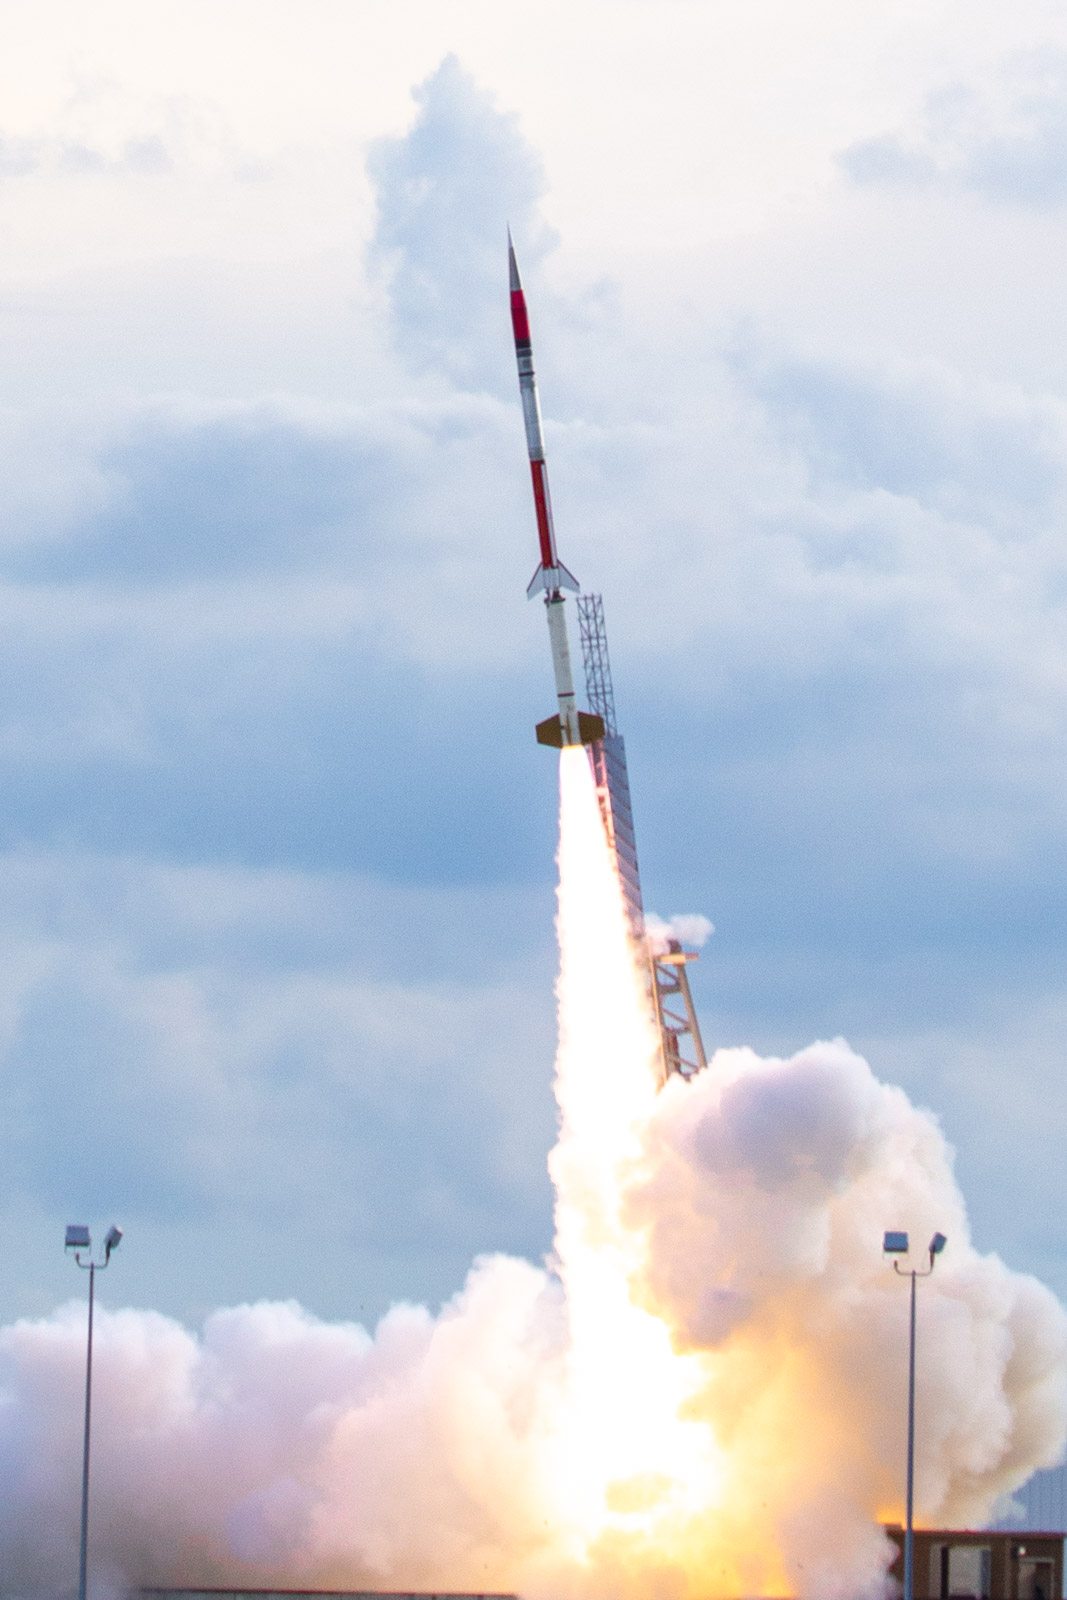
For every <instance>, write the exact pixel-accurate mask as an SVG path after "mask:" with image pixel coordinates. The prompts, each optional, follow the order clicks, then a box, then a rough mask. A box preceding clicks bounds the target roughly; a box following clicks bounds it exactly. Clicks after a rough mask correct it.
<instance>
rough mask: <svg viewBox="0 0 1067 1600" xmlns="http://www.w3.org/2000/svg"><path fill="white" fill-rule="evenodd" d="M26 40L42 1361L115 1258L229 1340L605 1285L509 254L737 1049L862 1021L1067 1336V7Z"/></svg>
mask: <svg viewBox="0 0 1067 1600" xmlns="http://www.w3.org/2000/svg"><path fill="white" fill-rule="evenodd" d="M0 15H2V19H3V37H4V39H5V49H4V51H3V52H2V55H0V246H2V248H0V796H2V799H0V1095H2V1101H3V1112H4V1114H3V1117H2V1119H0V1150H2V1153H0V1236H2V1237H3V1239H4V1241H5V1260H6V1265H7V1271H6V1272H5V1274H4V1275H3V1280H2V1282H0V1316H3V1317H4V1318H8V1317H12V1316H16V1315H37V1314H43V1313H45V1312H47V1311H49V1310H50V1309H51V1308H52V1307H53V1306H55V1305H56V1304H57V1303H58V1302H60V1301H62V1300H63V1299H65V1298H66V1297H67V1296H69V1295H71V1294H74V1293H80V1292H81V1290H82V1285H81V1284H80V1283H79V1282H78V1281H77V1280H76V1274H75V1272H74V1269H73V1267H72V1265H71V1264H70V1262H69V1261H66V1260H65V1259H64V1257H63V1253H62V1228H63V1226H64V1224H65V1223H67V1222H70V1221H86V1222H89V1223H90V1224H92V1225H93V1226H94V1228H96V1229H99V1230H103V1229H104V1228H106V1226H107V1225H108V1223H110V1222H111V1221H112V1220H117V1221H119V1222H120V1223H121V1224H122V1226H123V1227H124V1228H125V1229H126V1239H125V1241H124V1243H123V1246H122V1250H121V1253H120V1255H119V1256H118V1257H116V1259H115V1262H114V1264H113V1267H112V1268H111V1269H110V1273H109V1278H108V1280H105V1282H106V1290H107V1298H108V1299H109V1300H110V1301H111V1302H112V1303H115V1304H118V1303H123V1304H136V1305H142V1306H152V1307H156V1308H158V1309H159V1310H162V1311H165V1312H167V1313H170V1314H174V1315H177V1316H179V1317H182V1318H184V1319H186V1320H189V1321H191V1322H196V1321H197V1320H198V1319H200V1318H202V1317H203V1316H204V1315H205V1314H206V1313H207V1312H209V1311H210V1310H211V1309H212V1308H213V1307H216V1306H222V1305H232V1304H236V1303H239V1302H241V1301H245V1300H254V1299H258V1298H263V1297H267V1298H271V1299H286V1298H295V1299H297V1300H299V1301H300V1302H301V1303H302V1304H303V1305H305V1306H307V1307H308V1308H309V1309H310V1310H311V1311H313V1312H314V1313H317V1314H319V1315H323V1316H328V1317H342V1318H355V1319H357V1320H368V1321H372V1320H374V1319H375V1318H376V1317H377V1316H379V1315H380V1314H381V1313H382V1312H383V1311H384V1310H385V1309H386V1307H387V1306H388V1305H389V1304H391V1303H392V1302H394V1301H397V1300H405V1299H411V1300H416V1301H425V1302H427V1303H429V1304H430V1305H431V1306H436V1305H437V1304H439V1303H440V1302H441V1301H442V1300H443V1299H447V1298H448V1297H449V1296H450V1295H451V1294H452V1293H454V1291H455V1290H456V1289H457V1288H458V1287H459V1286H460V1284H461V1282H462V1280H463V1276H464V1274H465V1272H466V1269H467V1267H468V1265H469V1263H470V1261H471V1260H472V1259H473V1258H474V1257H476V1256H478V1255H479V1254H483V1253H488V1252H493V1251H498V1250H506V1251H510V1252H513V1253H517V1254H519V1255H525V1256H527V1257H529V1258H530V1259H532V1260H534V1261H537V1260H539V1259H540V1258H541V1256H542V1255H543V1253H544V1252H545V1251H546V1250H547V1249H548V1248H549V1245H550V1242H551V1192H550V1188H549V1184H548V1178H547V1174H546V1170H545V1158H546V1154H547V1151H548V1149H549V1147H550V1145H551V1143H552V1141H553V1137H554V1130H555V1110H554V1106H553V1101H552V1096H551V1073H552V1060H553V1053H554V1001H553V981H554V972H555V960H556V955H555V941H554V932H553V914H554V899H553V895H554V884H555V865H554V851H555V827H556V805H557V794H556V775H555V770H554V763H553V760H552V757H551V756H550V754H549V753H548V752H546V751H544V750H542V749H539V748H538V747H537V746H536V744H535V743H534V739H533V725H534V723H535V722H536V721H538V720H539V719H540V718H542V717H543V716H545V715H547V714H548V712H549V710H551V709H552V684H551V674H550V666H549V659H548V652H547V642H546V638H545V631H544V621H543V618H542V617H541V616H540V615H539V611H538V608H537V607H536V606H534V605H528V604H527V602H526V600H525V598H524V591H525V586H526V583H527V581H528V579H529V576H530V572H531V571H532V569H533V565H534V561H535V548H536V542H535V534H534V525H533V513H532V506H531V504H530V497H529V485H528V475H527V466H526V459H525V450H524V440H523V433H522V424H521V416H520V412H519V407H518V396H517V386H516V382H515V373H514V358H513V352H512V348H511V343H510V328H509V324H508V315H507V297H506V287H507V285H506V255H505V228H506V225H507V223H508V222H510V224H511V226H512V229H513V230H514V233H515V237H516V241H517V245H518V248H519V251H520V258H521V262H522V267H523V272H524V277H525V280H526V284H527V290H528V297H529V302H530V309H531V317H532V322H533V333H534V341H535V352H536V355H537V361H538V371H539V376H540V381H541V395H542V403H543V407H544V412H545V417H546V438H547V444H548V452H549V464H550V473H551V479H552V487H553V496H554V502H555V508H556V521H557V530H558V534H559V540H560V546H561V552H562V554H563V558H564V559H565V560H566V562H567V564H568V565H569V566H570V567H572V569H573V570H574V571H575V572H576V573H577V574H578V576H579V578H580V579H581V581H582V583H583V585H584V586H585V587H586V588H587V589H591V590H594V591H599V592H602V593H603V595H604V600H605V607H606V615H607V624H608V631H609V638H610V645H611V652H612V663H613V668H614V677H615V690H616V701H617V706H618V711H619V718H620V725H621V727H622V730H623V732H624V734H625V735H626V738H627V748H628V753H629V758H630V767H631V782H632V787H633V794H634V808H635V819H636V826H637V831H638V845H639V851H640V855H641V860H642V868H643V878H644V885H645V895H646V901H647V904H648V906H649V907H650V909H652V910H654V911H655V912H657V913H658V914H660V915H662V916H670V915H673V914H676V913H701V914H704V915H706V916H708V917H709V918H710V919H711V920H712V921H713V922H714V924H715V928H716V932H715V935H714V937H713V938H712V939H711V941H710V942H709V944H708V945H707V946H706V947H705V949H704V951H703V952H702V954H701V959H700V962H699V964H698V965H697V966H696V967H695V968H693V969H692V976H693V984H694V991H695V994H696V998H697V1003H698V1006H699V1009H700V1013H701V1017H702V1021H703V1027H704V1034H705V1040H706V1043H707V1044H708V1045H709V1046H712V1047H714V1046H717V1045H741V1044H749V1045H752V1046H753V1047H755V1048H756V1049H758V1050H760V1051H763V1052H770V1053H779V1054H791V1053H792V1052H794V1051H795V1050H797V1049H800V1048H802V1047H803V1046H805V1045H806V1044H808V1043H809V1042H810V1041H812V1040H815V1039H833V1038H835V1037H838V1036H842V1037H844V1038H846V1039H847V1040H848V1042H849V1044H850V1045H851V1046H852V1047H853V1048H854V1049H855V1050H857V1051H859V1052H861V1053H862V1054H863V1055H865V1056H866V1057H867V1059H868V1060H869V1061H870V1063H871V1066H872V1068H873V1070H874V1071H875V1073H876V1074H877V1075H878V1077H879V1078H881V1079H883V1080H886V1081H888V1082H893V1083H899V1084H901V1085H903V1086H904V1087H905V1088H906V1089H907V1091H908V1093H909V1095H911V1096H912V1098H913V1099H915V1100H916V1101H917V1102H918V1103H919V1104H921V1105H923V1106H926V1107H928V1108H930V1109H931V1110H932V1111H933V1112H935V1113H936V1114H937V1116H938V1117H939V1118H940V1120H941V1124H942V1127H943V1128H944V1131H945V1133H946V1135H947V1137H948V1139H949V1140H950V1142H951V1143H952V1145H953V1146H954V1147H955V1149H956V1151H957V1174H958V1177H959V1180H960V1183H961V1186H962V1188H963V1191H964V1193H965V1195H966V1196H967V1199H968V1204H969V1208H970V1213H971V1218H972V1224H973V1228H974V1234H975V1242H976V1244H977V1245H978V1246H979V1247H980V1248H981V1249H983V1250H995V1251H998V1252H1000V1254H1001V1255H1002V1256H1003V1257H1004V1259H1005V1260H1006V1261H1007V1262H1008V1263H1009V1264H1010V1265H1011V1266H1013V1267H1015V1268H1018V1269H1020V1270H1023V1271H1030V1272H1034V1273H1036V1274H1038V1275H1039V1276H1040V1277H1042V1278H1043V1279H1044V1280H1045V1281H1046V1282H1048V1283H1049V1284H1050V1285H1051V1286H1052V1287H1053V1288H1054V1289H1056V1290H1057V1292H1059V1293H1060V1294H1061V1295H1067V1237H1065V1232H1064V1226H1063V1223H1062V1221H1061V1218H1062V1217H1063V1216H1064V1215H1065V1214H1067V1206H1065V1202H1067V1178H1065V1177H1064V1175H1063V1164H1062V1161H1061V1159H1060V1155H1061V1147H1062V1130H1063V1127H1064V1117H1065V1113H1067V1086H1065V1081H1064V1074H1063V1072H1062V1060H1063V1050H1064V1046H1063V1037H1064V1032H1065V1025H1067V978H1065V969H1067V962H1065V956H1067V931H1065V928H1064V923H1063V906H1064V904H1065V895H1067V812H1065V802H1064V788H1065V785H1064V772H1065V768H1067V739H1065V728H1067V541H1065V519H1067V399H1065V396H1067V313H1065V310H1064V297H1063V293H1062V267H1061V263H1062V260H1063V257H1064V247H1065V245H1067V112H1065V110H1064V107H1065V106H1067V19H1065V18H1064V15H1063V12H1062V8H1061V7H1059V6H1056V5H1053V4H1051V3H1044V0H1022V3H1021V4H1018V5H1015V6H1013V7H1011V8H1005V7H1003V6H1000V5H994V4H992V3H988V0H977V3H976V0H971V3H968V4H966V5H964V4H962V3H955V0H925V3H923V4H921V5H920V4H918V3H911V0H899V3H897V0H878V3H877V4H875V3H872V0H849V3H847V4H846V3H845V0H818V3H809V4H804V5H796V4H791V3H790V4H787V3H785V0H754V3H751V4H748V5H745V6H744V7H740V6H728V5H725V4H721V3H720V4H713V3H710V0H654V3H652V0H580V3H579V4H575V3H574V0H570V3H568V4H563V3H562V0H548V3H546V4H543V5H542V6H540V7H539V8H537V11H536V13H531V12H530V11H529V9H528V8H520V7H518V6H515V5H512V4H509V3H501V0H493V3H492V4H489V3H488V0H486V3H482V0H462V3H456V0H443V3H442V0H432V3H431V0H390V3H389V4H385V3H384V0H304V3H302V4H301V5H300V6H296V5H294V4H292V3H291V0H289V3H278V0H256V3H255V4H252V3H251V0H247V3H245V0H212V3H210V4H208V3H206V0H185V3H183V4H182V5H180V6H179V5H176V4H173V5H171V4H167V3H164V0H159V3H157V4H155V5H153V6H152V7H149V8H145V7H143V6H139V5H134V4H132V3H129V4H128V3H126V0H101V3H98V4H95V5H93V6H91V7H87V6H85V5H84V4H73V3H67V0H54V3H50V4H49V5H47V6H45V7H37V8H26V7H22V6H16V5H14V4H9V3H7V0H4V3H3V4H2V5H0ZM896 1220H897V1219H895V1218H893V1217H886V1218H885V1226H886V1227H891V1226H893V1225H894V1223H895V1222H896ZM102 1287H103V1285H102Z"/></svg>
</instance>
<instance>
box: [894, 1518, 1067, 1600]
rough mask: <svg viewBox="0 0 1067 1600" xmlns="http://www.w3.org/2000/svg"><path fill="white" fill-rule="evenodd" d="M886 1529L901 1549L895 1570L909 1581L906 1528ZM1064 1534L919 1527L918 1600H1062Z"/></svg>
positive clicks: (916, 1558)
mask: <svg viewBox="0 0 1067 1600" xmlns="http://www.w3.org/2000/svg"><path fill="white" fill-rule="evenodd" d="M885 1531H886V1533H887V1534H888V1535H889V1537H890V1539H892V1541H893V1543H894V1544H895V1545H896V1547H897V1554H896V1559H895V1560H894V1562H893V1565H892V1566H891V1567H890V1569H889V1575H890V1577H891V1578H895V1579H896V1580H897V1582H898V1583H903V1579H904V1529H903V1528H901V1527H899V1526H896V1525H893V1524H891V1525H890V1526H888V1527H887V1528H886V1530H885ZM1063 1539H1064V1536H1063V1534H1062V1533H1054V1532H1044V1533H1029V1532H1027V1533H1025V1534H1020V1533H1019V1532H1018V1531H1008V1532H1005V1531H996V1530H993V1529H985V1530H979V1531H973V1530H971V1529H957V1528H916V1529H915V1600H1060V1596H1061V1595H1062V1594H1063Z"/></svg>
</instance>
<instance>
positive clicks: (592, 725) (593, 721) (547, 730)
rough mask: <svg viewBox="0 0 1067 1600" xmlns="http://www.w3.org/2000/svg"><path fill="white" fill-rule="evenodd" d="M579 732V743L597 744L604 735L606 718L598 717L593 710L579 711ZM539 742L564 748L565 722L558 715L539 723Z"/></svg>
mask: <svg viewBox="0 0 1067 1600" xmlns="http://www.w3.org/2000/svg"><path fill="white" fill-rule="evenodd" d="M578 732H579V734H580V735H581V737H580V739H579V741H578V742H579V744H596V742H597V740H598V739H602V738H603V737H604V719H603V717H598V716H597V715H596V713H595V712H593V711H579V713H578ZM537 742H538V744H549V745H551V746H552V747H553V749H554V750H562V749H563V724H562V723H561V722H560V719H559V717H558V716H555V717H546V718H545V720H544V722H539V723H538V724H537Z"/></svg>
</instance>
